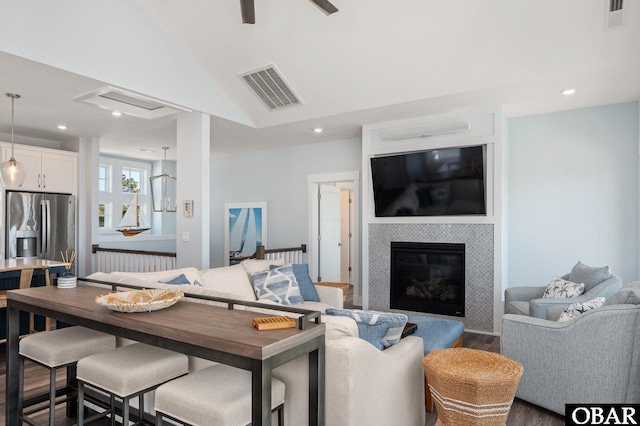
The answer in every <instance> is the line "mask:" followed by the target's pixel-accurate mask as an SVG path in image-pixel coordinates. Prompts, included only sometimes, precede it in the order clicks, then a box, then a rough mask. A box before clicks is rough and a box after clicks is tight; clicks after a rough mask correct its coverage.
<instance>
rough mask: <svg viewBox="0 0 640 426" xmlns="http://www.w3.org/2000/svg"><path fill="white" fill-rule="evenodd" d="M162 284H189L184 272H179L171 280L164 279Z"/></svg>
mask: <svg viewBox="0 0 640 426" xmlns="http://www.w3.org/2000/svg"><path fill="white" fill-rule="evenodd" d="M160 282H162V281H160ZM164 284H176V285H180V284H191V283H190V282H189V280H188V279H187V277H186V276H185V275H184V274H180V275H178V276H177V277H175V278H174V279H172V280H169V281H165V282H164Z"/></svg>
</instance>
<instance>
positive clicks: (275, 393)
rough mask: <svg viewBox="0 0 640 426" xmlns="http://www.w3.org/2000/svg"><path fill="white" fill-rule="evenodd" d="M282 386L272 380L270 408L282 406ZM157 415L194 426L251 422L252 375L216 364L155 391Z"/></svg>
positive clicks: (280, 382)
mask: <svg viewBox="0 0 640 426" xmlns="http://www.w3.org/2000/svg"><path fill="white" fill-rule="evenodd" d="M284 394H285V385H284V383H283V382H282V381H280V380H278V379H276V378H273V379H272V380H271V408H272V410H273V409H276V408H278V407H281V406H282V405H283V404H284ZM155 410H156V415H167V416H168V417H171V418H173V419H176V420H179V421H181V422H184V423H188V424H191V425H197V426H218V425H225V426H241V425H246V424H249V423H251V373H250V372H249V371H246V370H241V369H238V368H234V367H230V366H227V365H223V364H216V365H213V366H211V367H208V368H205V369H203V370H199V371H196V372H194V373H191V374H189V375H187V376H184V377H181V378H179V379H176V380H172V381H170V382H167V383H165V384H164V385H162V386H160V387H158V388H157V389H156V396H155Z"/></svg>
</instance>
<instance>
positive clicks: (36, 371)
mask: <svg viewBox="0 0 640 426" xmlns="http://www.w3.org/2000/svg"><path fill="white" fill-rule="evenodd" d="M349 296H351V294H349ZM349 299H350V297H349ZM345 306H349V307H354V306H353V305H352V304H351V301H350V300H348V301H347V302H346V303H345ZM462 345H463V346H464V347H468V348H473V349H481V350H485V351H490V352H499V351H500V338H499V337H497V336H490V335H484V334H474V333H464V335H463V336H462ZM5 359H6V358H5V353H4V349H2V350H1V351H0V425H4V424H5V400H6V392H5V390H6V381H5V373H6V362H5ZM59 371H60V372H59V374H58V377H57V379H58V383H59V385H60V386H63V385H64V383H65V380H66V379H65V371H64V369H62V370H59ZM48 383H49V373H48V371H47V370H46V369H44V368H42V367H39V366H37V365H35V364H33V363H30V362H27V363H26V371H25V396H26V397H29V396H31V395H36V394H39V393H43V392H45V391H46V389H47V387H48ZM35 419H36V420H37V421H38V422H41V423H42V424H46V423H47V421H48V410H43V411H42V412H41V414H40V415H39V416H37V417H35ZM436 421H437V412H435V411H434V412H433V413H427V421H426V423H425V426H433V425H435V424H436ZM73 423H74V422H73V421H72V419H67V418H66V417H65V413H64V405H62V404H61V405H59V406H58V408H57V410H56V426H58V425H59V426H70V425H72V424H73ZM92 424H95V425H97V426H102V425H107V424H109V423H108V421H106V420H102V421H98V422H95V423H92ZM563 425H564V417H563V416H560V415H558V414H555V413H552V412H550V411H548V410H545V409H542V408H540V407H537V406H535V405H532V404H529V403H527V402H524V401H521V400H519V399H516V400H515V401H514V403H513V406H512V407H511V412H510V414H509V418H508V420H507V426H563ZM288 426H296V425H288ZM327 426H332V425H327ZM363 426H364V425H363ZM397 426H403V425H397Z"/></svg>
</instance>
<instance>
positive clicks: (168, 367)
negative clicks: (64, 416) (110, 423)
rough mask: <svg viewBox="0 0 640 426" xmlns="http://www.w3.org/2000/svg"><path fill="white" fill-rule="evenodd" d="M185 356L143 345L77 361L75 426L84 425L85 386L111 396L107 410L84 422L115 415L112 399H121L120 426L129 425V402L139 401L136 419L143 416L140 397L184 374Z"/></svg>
mask: <svg viewBox="0 0 640 426" xmlns="http://www.w3.org/2000/svg"><path fill="white" fill-rule="evenodd" d="M188 368H189V360H188V358H187V356H186V355H184V354H181V353H177V352H173V351H170V350H168V349H163V348H159V347H156V346H151V345H146V344H144V343H134V344H132V345H128V346H122V347H119V348H117V349H113V350H110V351H108V352H103V353H100V354H95V355H91V356H88V357H86V358H82V359H81V360H80V361H78V371H77V377H78V396H79V398H78V399H79V405H80V411H79V413H78V424H84V421H85V418H84V412H83V406H84V395H85V385H87V384H88V385H89V386H92V387H95V388H97V389H99V390H102V391H106V392H108V393H109V394H111V398H110V400H111V402H110V407H109V409H107V411H105V412H103V413H98V414H96V415H95V416H92V418H89V419H86V421H90V420H94V419H96V418H99V417H102V416H105V415H107V414H111V415H112V418H113V416H114V413H115V404H114V402H115V401H114V397H118V398H120V399H122V407H123V408H122V417H123V422H122V423H123V424H125V425H128V424H129V400H130V398H131V397H134V396H138V398H139V406H138V407H139V411H140V413H139V417H140V420H142V417H143V415H144V400H143V395H144V393H146V392H149V391H152V390H153V389H155V388H156V387H158V386H160V385H161V384H163V383H165V382H166V381H168V380H171V379H174V378H176V377H179V376H182V375H184V374H187V371H188Z"/></svg>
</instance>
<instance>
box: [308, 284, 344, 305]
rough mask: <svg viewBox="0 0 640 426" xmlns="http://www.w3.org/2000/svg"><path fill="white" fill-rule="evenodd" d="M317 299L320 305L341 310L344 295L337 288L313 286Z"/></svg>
mask: <svg viewBox="0 0 640 426" xmlns="http://www.w3.org/2000/svg"><path fill="white" fill-rule="evenodd" d="M314 286H315V288H316V291H317V292H318V297H320V301H321V302H322V303H326V304H328V305H331V306H333V307H334V308H337V309H342V308H343V306H344V293H343V292H342V289H340V288H337V287H327V286H324V285H318V284H314Z"/></svg>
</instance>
